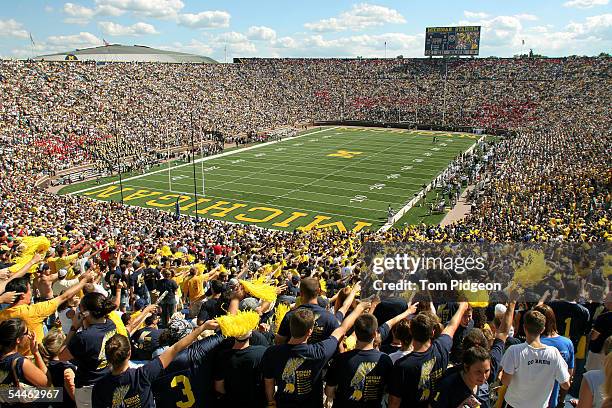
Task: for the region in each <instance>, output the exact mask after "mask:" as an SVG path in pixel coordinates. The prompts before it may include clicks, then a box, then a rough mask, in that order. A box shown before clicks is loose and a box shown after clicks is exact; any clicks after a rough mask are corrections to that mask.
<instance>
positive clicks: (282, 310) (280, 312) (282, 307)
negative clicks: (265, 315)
mask: <svg viewBox="0 0 612 408" xmlns="http://www.w3.org/2000/svg"><path fill="white" fill-rule="evenodd" d="M288 311H289V306H288V305H286V304H284V303H280V302H279V304H277V305H276V310H275V311H274V325H275V330H274V332H275V333H278V329H280V325H281V322H282V321H283V319H284V318H285V315H286V314H287V312H288Z"/></svg>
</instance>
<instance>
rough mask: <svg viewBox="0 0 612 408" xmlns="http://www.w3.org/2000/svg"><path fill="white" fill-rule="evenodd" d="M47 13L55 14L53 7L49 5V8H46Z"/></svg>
mask: <svg viewBox="0 0 612 408" xmlns="http://www.w3.org/2000/svg"><path fill="white" fill-rule="evenodd" d="M45 11H46V12H47V13H53V7H51V6H49V5H47V6H45Z"/></svg>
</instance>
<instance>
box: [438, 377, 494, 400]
mask: <svg viewBox="0 0 612 408" xmlns="http://www.w3.org/2000/svg"><path fill="white" fill-rule="evenodd" d="M476 404H478V405H476ZM431 407H432V408H463V407H479V408H489V407H490V404H489V398H488V395H487V398H486V400H483V399H481V398H480V397H479V395H475V394H474V393H473V392H472V391H471V390H470V389H469V388H468V386H467V385H466V384H465V381H463V378H462V377H461V371H460V370H459V371H455V372H453V373H452V374H450V375H448V376H446V377H445V378H444V379H443V380H442V381H440V383H439V384H438V391H436V394H435V395H434V398H433V399H432V401H431Z"/></svg>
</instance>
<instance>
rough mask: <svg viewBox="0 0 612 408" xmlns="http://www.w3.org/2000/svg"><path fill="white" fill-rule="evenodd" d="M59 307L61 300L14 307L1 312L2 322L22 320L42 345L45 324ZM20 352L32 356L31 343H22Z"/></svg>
mask: <svg viewBox="0 0 612 408" xmlns="http://www.w3.org/2000/svg"><path fill="white" fill-rule="evenodd" d="M59 305H60V302H59V299H57V298H55V299H51V300H47V301H45V302H40V303H34V304H33V305H19V306H12V307H9V308H7V309H4V310H2V311H0V321H3V320H8V319H13V318H20V319H22V320H23V321H24V322H25V324H26V326H27V328H28V330H29V331H31V332H34V333H36V341H37V342H38V343H39V344H40V343H41V342H42V340H43V337H45V332H44V330H43V322H44V321H45V320H47V318H48V317H49V316H50V315H52V314H53V313H55V311H56V310H57V308H58V307H59ZM124 330H125V327H124ZM18 351H19V352H20V353H21V354H23V355H24V356H28V355H31V354H32V353H31V352H30V343H29V342H27V341H24V342H22V343H21V346H20V347H19V349H18Z"/></svg>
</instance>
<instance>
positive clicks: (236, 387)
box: [214, 346, 266, 408]
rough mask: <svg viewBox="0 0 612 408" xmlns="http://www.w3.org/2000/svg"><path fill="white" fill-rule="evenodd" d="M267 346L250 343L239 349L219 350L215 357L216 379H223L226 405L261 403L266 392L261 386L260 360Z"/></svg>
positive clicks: (228, 406) (255, 405) (262, 404)
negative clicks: (250, 344)
mask: <svg viewBox="0 0 612 408" xmlns="http://www.w3.org/2000/svg"><path fill="white" fill-rule="evenodd" d="M265 352H266V347H264V346H249V347H247V348H245V349H242V350H234V349H228V350H222V351H220V352H219V353H217V355H216V358H215V369H214V376H215V381H220V380H223V382H224V386H225V398H224V399H223V402H222V405H223V406H224V407H227V408H234V407H235V408H242V407H247V406H248V407H253V408H257V407H264V406H265V405H266V395H265V392H264V386H263V374H262V367H261V361H262V358H263V355H264V353H265Z"/></svg>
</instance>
